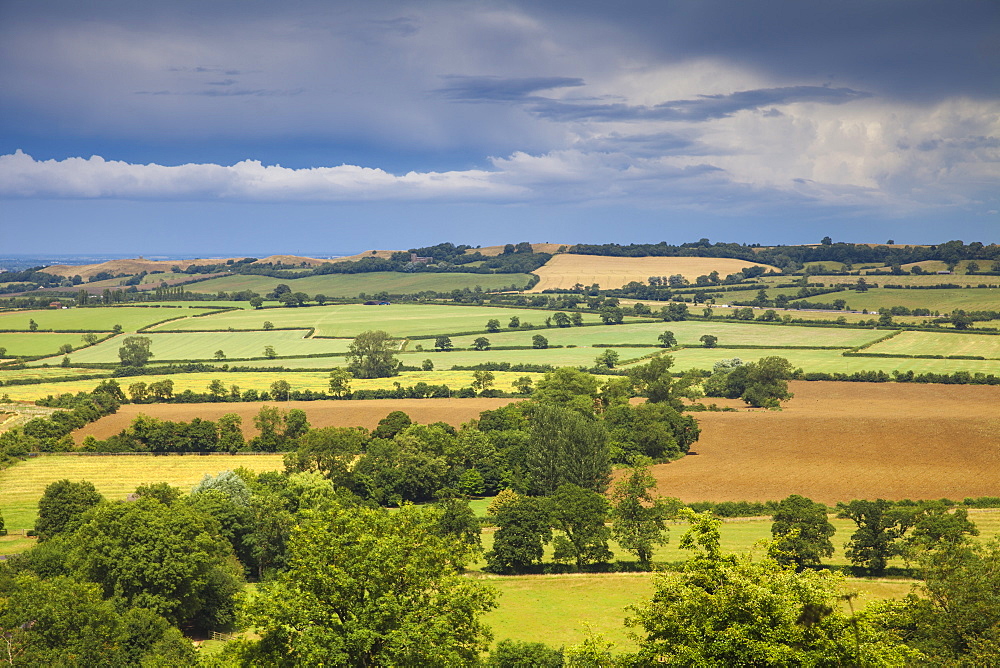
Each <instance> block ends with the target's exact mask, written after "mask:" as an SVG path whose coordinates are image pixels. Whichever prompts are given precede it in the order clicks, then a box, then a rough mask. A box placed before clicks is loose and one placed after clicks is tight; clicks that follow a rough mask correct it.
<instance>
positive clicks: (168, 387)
mask: <svg viewBox="0 0 1000 668" xmlns="http://www.w3.org/2000/svg"><path fill="white" fill-rule="evenodd" d="M148 389H149V393H150V394H151V395H153V398H155V399H156V400H157V401H166V400H167V399H170V397H172V396H173V394H174V381H172V380H170V379H169V378H166V379H164V380H158V381H156V382H155V383H150V384H149V388H148Z"/></svg>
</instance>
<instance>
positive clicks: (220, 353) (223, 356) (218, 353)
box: [215, 349, 226, 360]
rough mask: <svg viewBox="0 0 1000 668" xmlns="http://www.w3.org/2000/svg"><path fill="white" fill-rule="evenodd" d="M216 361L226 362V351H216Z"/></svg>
mask: <svg viewBox="0 0 1000 668" xmlns="http://www.w3.org/2000/svg"><path fill="white" fill-rule="evenodd" d="M215 359H217V360H224V359H226V353H225V351H223V350H221V349H220V350H216V351H215Z"/></svg>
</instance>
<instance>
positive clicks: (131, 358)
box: [118, 336, 153, 367]
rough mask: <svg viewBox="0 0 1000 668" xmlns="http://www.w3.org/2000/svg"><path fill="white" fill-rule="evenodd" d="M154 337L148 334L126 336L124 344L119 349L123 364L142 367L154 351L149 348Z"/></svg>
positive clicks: (119, 356)
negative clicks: (151, 337)
mask: <svg viewBox="0 0 1000 668" xmlns="http://www.w3.org/2000/svg"><path fill="white" fill-rule="evenodd" d="M150 343H152V339H150V338H149V337H148V336H126V337H125V339H124V340H122V346H121V348H119V349H118V358H119V359H120V360H121V362H122V366H131V367H141V366H145V365H146V362H148V361H149V358H150V357H152V356H153V353H151V352H150V350H149V345H150Z"/></svg>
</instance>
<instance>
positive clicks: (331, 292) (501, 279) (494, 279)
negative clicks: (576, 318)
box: [184, 271, 530, 297]
mask: <svg viewBox="0 0 1000 668" xmlns="http://www.w3.org/2000/svg"><path fill="white" fill-rule="evenodd" d="M529 279H530V276H529V275H528V274H472V273H458V272H456V273H430V272H417V273H406V272H393V271H376V272H367V273H360V274H326V275H323V276H307V277H306V278H273V277H270V276H251V275H238V276H223V277H221V278H213V279H210V280H208V281H202V282H200V283H193V284H191V285H188V286H185V288H184V289H185V290H190V291H191V292H199V293H202V294H205V293H208V294H211V293H215V292H219V291H224V292H238V291H243V290H253V291H254V292H257V293H259V294H261V295H264V294H266V293H268V292H271V291H272V290H274V288H275V286H277V285H278V284H279V283H280V284H284V285H287V286H288V287H289V288H291V289H292V292H304V293H306V294H307V295H309V296H310V297H313V296H314V295H316V294H324V295H326V296H327V297H357V296H358V295H360V294H361V293H364V294H367V295H374V294H377V293H379V292H387V293H389V294H394V295H401V294H415V293H418V292H425V291H433V292H451V291H452V290H461V289H463V288H468V289H470V290H472V289H474V288H475V287H476V286H477V285H478V286H479V287H481V288H482V289H483V290H486V291H491V290H501V289H504V288H507V287H509V286H511V285H516V286H518V287H519V288H520V287H524V286H525V285H526V284H527V283H528V280H529Z"/></svg>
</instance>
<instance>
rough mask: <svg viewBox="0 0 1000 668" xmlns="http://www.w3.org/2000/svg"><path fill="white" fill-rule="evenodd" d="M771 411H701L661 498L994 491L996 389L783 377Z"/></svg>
mask: <svg viewBox="0 0 1000 668" xmlns="http://www.w3.org/2000/svg"><path fill="white" fill-rule="evenodd" d="M791 389H792V391H793V392H794V393H795V395H796V396H795V398H794V399H792V400H791V401H790V402H788V404H787V405H786V407H785V408H784V409H783V410H781V411H741V412H737V413H702V414H700V415H698V421H699V424H700V425H701V428H702V433H701V438H700V439H699V441H698V442H697V443H696V444H695V445H694V447H693V448H692V449H693V450H694V451H696V452H697V453H698V454H697V455H689V456H687V457H685V458H683V459H681V460H679V461H676V462H674V463H671V464H661V465H657V466H656V467H654V474H655V476H656V478H657V481H658V484H659V491H660V493H661V494H665V495H668V496H677V497H679V498H681V499H682V500H685V501H695V500H712V501H726V500H750V501H753V500H760V501H763V500H768V499H782V498H784V497H786V496H788V495H789V494H792V493H796V494H802V495H804V496H808V497H810V498H812V499H814V500H816V501H821V502H823V503H827V504H833V503H836V502H837V501H849V500H851V499H855V498H859V499H860V498H867V499H872V498H877V497H882V498H887V499H904V498H911V499H934V498H941V497H948V498H953V499H961V498H964V497H968V496H1000V438H998V436H997V435H998V434H1000V412H998V411H997V406H1000V387H988V386H974V385H907V384H897V383H884V384H868V383H831V382H823V383H807V382H793V383H792V384H791Z"/></svg>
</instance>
